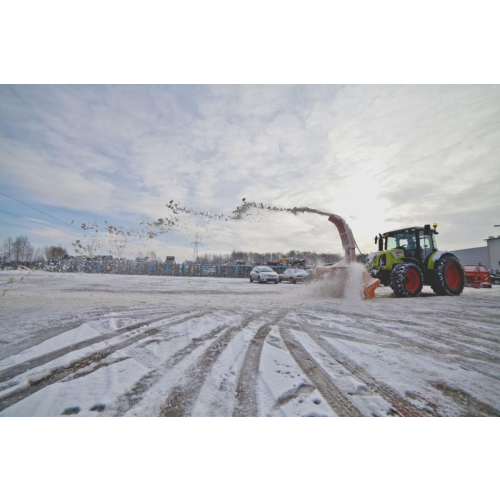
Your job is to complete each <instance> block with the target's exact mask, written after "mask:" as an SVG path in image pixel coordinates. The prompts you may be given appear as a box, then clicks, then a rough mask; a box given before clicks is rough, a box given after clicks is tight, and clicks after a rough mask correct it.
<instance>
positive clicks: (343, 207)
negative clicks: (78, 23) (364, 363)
mask: <svg viewBox="0 0 500 500" xmlns="http://www.w3.org/2000/svg"><path fill="white" fill-rule="evenodd" d="M498 93H499V90H498V87H497V86H474V85H464V86H444V85H437V86H380V85H371V86H291V85H285V86H278V85H273V86H227V85H226V86H2V87H0V144H2V145H3V146H5V147H6V148H8V149H9V150H10V151H12V152H13V153H14V154H15V155H16V156H18V157H19V158H21V159H22V160H23V161H24V162H25V163H26V164H28V165H29V166H30V167H31V170H30V169H28V168H26V167H25V166H24V165H23V164H21V163H20V162H19V161H17V160H16V159H15V158H12V157H11V156H10V155H9V154H8V153H7V152H5V151H4V150H0V162H1V168H2V171H3V174H4V175H3V179H4V180H5V185H6V189H7V190H9V192H10V193H14V192H15V193H16V194H17V195H18V196H19V197H20V198H22V199H24V200H29V202H31V203H34V204H38V206H41V207H50V208H51V209H53V210H57V213H58V214H61V213H62V214H64V213H66V214H68V216H69V214H70V213H71V218H73V217H78V216H80V217H81V220H79V222H81V221H83V220H89V219H90V218H92V217H98V218H99V217H101V218H102V219H108V220H110V219H111V220H113V221H115V223H117V224H120V223H123V224H126V223H128V224H133V225H134V224H135V225H137V224H138V222H139V221H140V220H145V219H147V218H151V219H156V218H158V217H160V216H163V215H165V203H166V202H168V201H169V200H170V199H172V198H174V199H175V200H176V201H178V202H180V203H181V204H183V205H186V206H190V207H200V208H201V209H204V210H214V211H217V212H221V211H226V212H227V211H230V210H231V209H232V208H234V207H235V206H236V205H237V204H239V202H240V200H241V198H243V197H246V198H247V199H249V200H255V201H264V202H275V203H277V204H282V205H284V206H300V205H306V206H310V207H315V208H321V209H326V210H328V211H331V212H334V213H338V214H339V215H341V216H343V217H345V218H346V219H348V218H350V220H348V222H349V223H350V224H351V227H352V229H353V231H354V234H355V236H356V239H357V240H358V243H359V244H360V247H361V248H362V250H364V251H369V250H371V249H372V247H373V236H374V234H377V233H378V232H380V231H383V230H388V229H391V227H389V225H390V224H392V222H389V220H390V221H398V222H399V224H398V225H403V226H404V225H409V224H415V223H418V224H425V223H428V222H433V221H434V220H439V221H441V224H442V225H443V226H444V227H447V228H449V230H448V229H447V230H446V231H444V227H443V235H444V233H446V235H447V236H446V240H445V242H446V244H449V245H450V246H457V245H463V246H478V245H480V244H482V243H481V242H479V241H478V238H480V234H484V236H487V234H486V233H489V232H491V230H490V229H489V225H490V224H491V220H492V216H491V213H492V212H493V211H495V210H496V211H497V213H498V203H497V202H496V198H497V196H496V193H495V190H494V188H493V186H495V184H496V185H498V173H497V172H499V171H500V169H499V168H498V164H497V163H498V160H497V159H498V158H499V157H500V155H499V153H500V151H499V147H500V146H499V145H500V141H499V135H500V130H499V129H497V128H496V127H497V126H498V125H497V124H498V123H500V100H499V99H498ZM33 170H34V171H36V172H37V173H38V175H36V174H34V173H33ZM5 174H8V175H5ZM40 176H42V177H43V178H44V179H43V180H42V179H41V178H40ZM467 207H469V208H470V210H469V211H470V213H475V214H476V216H475V219H474V218H473V217H472V216H470V214H468V208H467ZM457 214H461V215H462V217H460V216H458V215H457ZM32 215H33V214H32ZM252 217H253V219H252V220H253V221H254V222H243V223H241V224H232V225H231V224H229V225H227V224H226V225H225V224H220V225H219V226H215V225H214V224H210V225H209V226H206V225H204V224H205V223H204V222H203V221H199V220H198V221H196V220H191V221H189V222H187V225H188V228H187V230H186V231H185V232H183V233H180V234H176V235H168V236H167V237H165V238H164V239H163V241H162V243H157V242H155V243H151V245H153V244H155V245H156V244H158V245H164V247H168V245H174V246H175V245H177V246H178V247H179V248H180V247H182V248H184V250H183V251H184V252H186V253H187V251H188V249H189V242H190V241H191V240H192V238H193V235H194V232H195V231H196V230H197V227H198V229H200V231H202V232H203V233H205V235H206V240H205V243H206V245H207V248H212V249H214V251H215V250H216V251H229V250H232V249H233V248H245V249H249V250H260V251H264V250H269V251H276V250H279V249H281V250H283V251H286V250H288V249H291V248H296V249H316V250H317V251H330V250H337V251H338V250H339V243H338V236H337V234H336V231H335V228H334V227H333V225H331V224H330V223H328V222H327V221H326V220H324V219H323V218H320V217H317V216H308V217H306V216H300V217H293V216H289V215H287V216H283V217H281V216H280V217H276V218H273V217H264V216H263V214H253V216H252ZM420 218H421V219H420ZM424 218H425V220H424ZM256 219H262V220H261V221H260V222H255V220H256ZM417 219H418V220H417ZM460 220H464V221H465V220H467V221H468V222H467V223H463V224H462V223H461V222H460ZM472 220H475V222H474V227H475V229H474V232H470V231H469V230H468V229H469V227H468V224H470V223H471V221H472ZM497 222H498V221H497ZM197 224H198V226H197ZM164 247H162V248H164Z"/></svg>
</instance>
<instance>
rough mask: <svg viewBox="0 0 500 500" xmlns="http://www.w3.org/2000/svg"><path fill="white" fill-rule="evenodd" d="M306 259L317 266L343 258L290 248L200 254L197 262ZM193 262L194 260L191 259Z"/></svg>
mask: <svg viewBox="0 0 500 500" xmlns="http://www.w3.org/2000/svg"><path fill="white" fill-rule="evenodd" d="M290 258H291V259H305V261H306V264H307V265H311V266H317V265H319V264H335V263H336V262H339V261H340V260H342V256H341V255H340V254H338V253H316V252H309V251H299V250H290V251H289V252H275V253H271V252H266V253H259V252H242V251H236V250H233V251H232V252H231V253H221V254H213V253H212V254H208V253H205V254H203V255H198V258H197V259H196V260H195V262H194V263H195V264H208V265H215V264H228V263H235V262H237V261H244V262H246V264H248V265H252V264H254V263H258V264H261V265H264V264H267V262H276V260H277V259H290ZM190 262H192V261H190Z"/></svg>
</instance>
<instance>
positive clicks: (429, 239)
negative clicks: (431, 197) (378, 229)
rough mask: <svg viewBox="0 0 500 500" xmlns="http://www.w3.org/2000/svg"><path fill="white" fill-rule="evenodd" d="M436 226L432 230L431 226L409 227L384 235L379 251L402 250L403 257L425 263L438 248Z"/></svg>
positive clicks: (381, 238) (380, 238)
mask: <svg viewBox="0 0 500 500" xmlns="http://www.w3.org/2000/svg"><path fill="white" fill-rule="evenodd" d="M436 234H438V233H437V231H436V225H435V227H434V228H432V229H431V227H430V224H427V225H426V226H424V227H408V228H404V229H398V230H396V231H390V232H388V233H384V234H382V235H380V236H379V237H376V241H377V240H378V244H379V251H383V250H402V251H403V254H404V255H402V257H405V258H410V259H415V260H417V261H418V262H425V261H426V260H427V259H428V258H429V257H430V256H431V254H432V253H434V252H435V251H436V250H437V249H438V248H437V244H436V237H435V235H436Z"/></svg>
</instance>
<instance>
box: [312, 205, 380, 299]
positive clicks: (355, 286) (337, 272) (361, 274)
mask: <svg viewBox="0 0 500 500" xmlns="http://www.w3.org/2000/svg"><path fill="white" fill-rule="evenodd" d="M322 214H323V215H328V220H329V221H330V222H333V224H335V226H336V227H337V229H338V231H339V234H340V241H341V242H342V247H343V248H344V252H345V260H344V261H342V262H339V263H337V264H334V265H332V266H326V267H320V268H318V269H316V271H315V272H314V281H320V280H323V281H326V280H328V281H331V284H332V289H335V291H336V292H337V294H338V295H339V296H341V297H346V296H348V295H350V296H356V291H357V290H360V291H361V292H362V296H363V298H364V299H373V298H374V297H375V290H376V289H377V287H379V286H380V280H379V279H376V278H373V277H372V276H370V274H368V272H367V271H366V269H362V270H361V271H360V268H359V267H358V265H357V264H356V241H355V240H354V236H353V234H352V231H351V228H350V227H349V226H348V225H347V223H346V221H345V220H344V219H342V217H339V216H338V215H335V214H327V213H322ZM353 292H354V294H353Z"/></svg>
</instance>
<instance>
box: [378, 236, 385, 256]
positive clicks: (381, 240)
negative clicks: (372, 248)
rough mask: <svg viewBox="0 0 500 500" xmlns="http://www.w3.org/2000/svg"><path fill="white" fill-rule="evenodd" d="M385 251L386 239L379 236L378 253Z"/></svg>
mask: <svg viewBox="0 0 500 500" xmlns="http://www.w3.org/2000/svg"><path fill="white" fill-rule="evenodd" d="M383 250H384V239H383V238H382V235H381V234H379V235H378V251H379V252H382V251H383Z"/></svg>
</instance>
